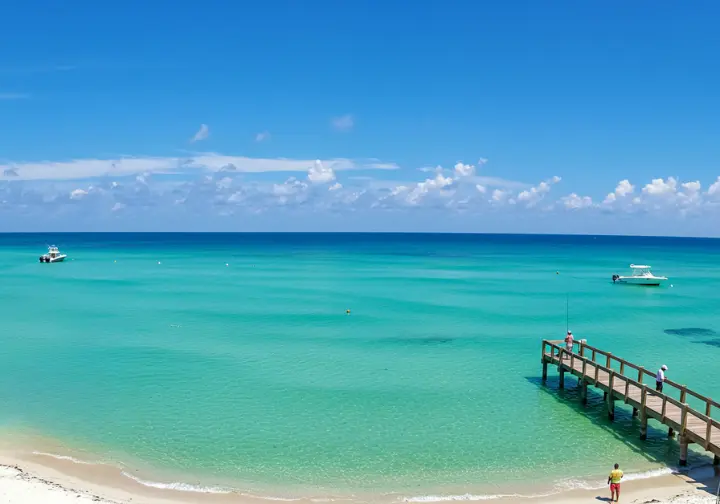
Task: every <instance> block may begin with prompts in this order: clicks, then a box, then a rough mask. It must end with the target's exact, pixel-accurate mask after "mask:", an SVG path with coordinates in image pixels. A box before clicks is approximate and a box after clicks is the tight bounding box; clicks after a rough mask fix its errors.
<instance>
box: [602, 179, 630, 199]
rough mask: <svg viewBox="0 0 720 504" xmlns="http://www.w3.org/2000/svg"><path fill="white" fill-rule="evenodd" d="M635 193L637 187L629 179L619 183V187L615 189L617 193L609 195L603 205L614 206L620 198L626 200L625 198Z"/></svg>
mask: <svg viewBox="0 0 720 504" xmlns="http://www.w3.org/2000/svg"><path fill="white" fill-rule="evenodd" d="M634 191H635V186H634V185H632V184H631V183H630V181H629V180H628V179H625V180H621V181H620V182H618V185H617V186H616V187H615V191H614V192H611V193H609V194H608V195H607V196H606V197H605V200H604V201H603V205H612V204H613V203H614V202H615V201H617V200H618V198H624V197H625V196H628V195H629V194H632V193H633V192H634Z"/></svg>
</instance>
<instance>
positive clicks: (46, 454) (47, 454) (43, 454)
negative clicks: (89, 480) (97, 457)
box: [32, 451, 99, 465]
mask: <svg viewBox="0 0 720 504" xmlns="http://www.w3.org/2000/svg"><path fill="white" fill-rule="evenodd" d="M32 454H33V455H40V456H41V457H52V458H54V459H57V460H69V461H70V462H72V463H73V464H83V465H97V464H98V463H99V462H87V461H85V460H80V459H76V458H75V457H71V456H69V455H57V454H55V453H47V452H39V451H34V452H32Z"/></svg>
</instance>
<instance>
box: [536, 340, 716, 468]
mask: <svg viewBox="0 0 720 504" xmlns="http://www.w3.org/2000/svg"><path fill="white" fill-rule="evenodd" d="M548 364H553V365H556V366H557V370H558V373H559V374H560V388H564V387H565V373H570V374H572V375H575V376H577V378H578V386H579V387H580V397H581V400H582V402H583V404H587V394H588V386H593V387H595V388H597V389H600V390H601V391H602V392H603V393H604V398H605V401H604V402H605V406H606V407H607V413H608V418H609V419H610V420H614V419H615V402H616V401H622V402H624V403H626V404H628V405H630V406H632V408H633V416H639V419H640V439H643V440H644V439H646V438H647V423H648V420H649V419H651V418H653V419H655V420H658V421H659V422H660V423H662V424H663V425H665V426H667V427H668V436H670V437H673V436H674V435H675V433H677V434H678V441H679V442H680V465H681V466H683V465H687V455H688V445H689V444H690V443H697V444H698V445H699V446H702V447H703V448H704V449H705V450H706V451H708V452H710V453H712V454H713V455H714V458H713V464H715V465H716V466H717V465H720V421H719V420H716V419H713V413H715V414H716V416H718V415H720V403H717V402H716V401H713V400H712V399H710V398H709V397H705V396H703V395H701V394H699V393H697V392H694V391H692V390H690V389H688V388H687V387H686V386H685V385H680V384H678V383H675V382H673V381H672V380H669V379H666V380H665V383H664V387H663V390H664V391H663V392H658V391H656V390H655V373H654V372H652V371H648V370H646V369H645V368H644V367H642V366H638V365H636V364H633V363H631V362H628V361H626V360H625V359H621V358H619V357H615V356H614V355H613V354H612V353H610V352H605V351H603V350H600V349H599V348H595V347H593V346H590V345H588V344H587V343H585V342H584V340H583V341H580V342H575V343H574V344H573V349H572V352H569V351H568V350H567V349H566V348H565V343H564V342H563V341H551V340H543V342H542V366H543V370H542V378H543V381H545V380H547V368H548ZM658 367H659V366H658ZM669 393H674V395H677V396H679V400H678V399H675V398H673V397H671V396H670V395H669ZM689 398H690V399H691V400H692V402H693V405H694V406H695V407H691V406H690V405H689V404H688V403H687V401H688V400H690V399H689Z"/></svg>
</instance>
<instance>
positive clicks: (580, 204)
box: [560, 193, 593, 210]
mask: <svg viewBox="0 0 720 504" xmlns="http://www.w3.org/2000/svg"><path fill="white" fill-rule="evenodd" d="M560 201H561V202H562V204H563V205H565V208H567V209H571V210H574V209H580V208H589V207H591V206H593V202H592V198H590V197H589V196H578V195H577V194H575V193H571V194H569V195H568V196H564V197H562V198H560Z"/></svg>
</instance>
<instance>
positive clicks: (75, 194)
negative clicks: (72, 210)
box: [70, 189, 89, 200]
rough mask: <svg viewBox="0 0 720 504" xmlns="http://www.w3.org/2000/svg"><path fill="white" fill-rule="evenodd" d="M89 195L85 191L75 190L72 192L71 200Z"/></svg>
mask: <svg viewBox="0 0 720 504" xmlns="http://www.w3.org/2000/svg"><path fill="white" fill-rule="evenodd" d="M88 194H89V193H88V192H87V191H85V190H84V189H75V190H74V191H71V192H70V199H74V200H77V199H82V198H84V197H85V196H87V195H88Z"/></svg>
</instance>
